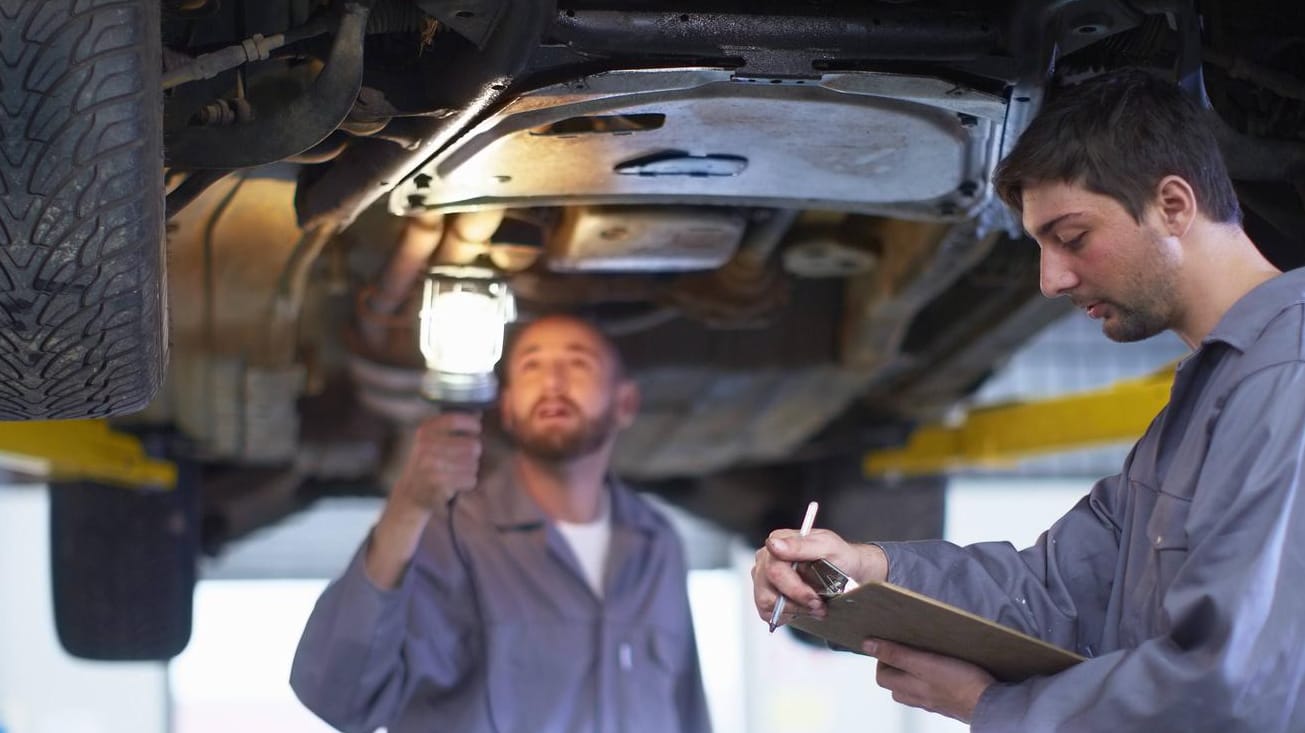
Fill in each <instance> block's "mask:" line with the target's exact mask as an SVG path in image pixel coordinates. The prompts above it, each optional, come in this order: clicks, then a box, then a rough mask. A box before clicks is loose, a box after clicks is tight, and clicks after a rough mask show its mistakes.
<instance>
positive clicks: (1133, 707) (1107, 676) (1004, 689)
mask: <svg viewBox="0 0 1305 733" xmlns="http://www.w3.org/2000/svg"><path fill="white" fill-rule="evenodd" d="M1209 114H1210V113H1208V112H1206V111H1204V110H1202V109H1201V108H1200V107H1199V106H1198V105H1197V104H1195V103H1194V102H1192V101H1191V100H1190V99H1189V98H1188V97H1187V96H1185V95H1184V94H1183V93H1181V92H1180V90H1179V88H1178V87H1177V86H1175V85H1173V84H1172V83H1166V82H1164V81H1161V80H1159V79H1156V78H1154V77H1151V76H1149V75H1148V74H1146V73H1144V72H1142V71H1137V70H1124V71H1119V72H1112V73H1107V74H1104V75H1100V76H1098V77H1095V78H1093V79H1091V80H1088V81H1086V82H1083V83H1082V84H1080V85H1079V86H1077V87H1075V88H1071V89H1068V90H1065V91H1062V92H1061V93H1060V94H1059V95H1058V96H1056V97H1053V98H1052V99H1051V100H1050V101H1049V103H1048V104H1047V106H1046V108H1045V109H1044V110H1043V111H1042V112H1041V114H1040V115H1039V116H1038V117H1037V118H1036V119H1035V120H1034V121H1033V123H1032V125H1031V126H1030V127H1029V129H1028V130H1027V131H1026V132H1025V133H1024V135H1023V136H1022V137H1021V138H1020V140H1019V142H1018V144H1017V145H1016V146H1015V148H1014V150H1013V151H1012V152H1011V153H1010V155H1009V156H1008V157H1007V158H1006V159H1005V160H1004V161H1002V163H1001V165H1000V166H999V167H998V169H997V172H996V175H995V184H996V188H997V191H998V192H999V194H1000V195H1001V196H1002V198H1003V199H1004V200H1005V201H1006V203H1007V204H1008V205H1010V206H1011V207H1012V208H1013V209H1014V210H1016V211H1018V212H1020V213H1021V214H1022V217H1023V223H1024V227H1025V229H1027V230H1028V232H1029V233H1030V234H1031V235H1032V236H1033V238H1034V239H1036V240H1037V243H1038V245H1039V246H1040V247H1041V250H1042V269H1041V285H1042V291H1043V293H1044V294H1046V295H1047V296H1049V297H1055V296H1061V295H1063V296H1068V297H1069V298H1070V299H1071V300H1073V302H1074V304H1075V305H1077V306H1079V307H1081V308H1083V309H1084V310H1086V312H1087V314H1088V316H1089V317H1091V318H1094V319H1098V320H1100V321H1101V322H1102V330H1103V332H1104V333H1105V334H1106V336H1108V337H1109V338H1111V339H1113V340H1115V341H1136V340H1140V339H1145V338H1149V337H1151V336H1154V335H1156V334H1158V333H1160V332H1162V331H1164V330H1166V329H1171V330H1173V331H1174V332H1175V333H1177V334H1178V336H1179V337H1181V338H1182V339H1183V341H1185V342H1186V343H1187V345H1188V346H1189V347H1190V348H1192V349H1193V353H1192V354H1191V355H1190V356H1188V357H1187V358H1186V359H1184V361H1183V362H1182V363H1181V365H1180V366H1179V367H1178V371H1177V374H1176V376H1175V379H1174V385H1173V388H1172V392H1171V394H1170V401H1169V405H1168V406H1167V407H1166V408H1165V409H1164V410H1163V411H1162V412H1161V413H1160V415H1159V416H1158V417H1156V419H1155V420H1154V421H1153V422H1152V424H1151V426H1150V428H1149V429H1148V430H1147V431H1146V433H1145V435H1143V436H1142V438H1141V440H1140V441H1138V443H1137V445H1136V446H1135V447H1134V448H1133V451H1132V453H1131V454H1130V455H1129V457H1128V459H1127V460H1126V461H1125V463H1124V466H1123V470H1122V471H1121V472H1120V473H1119V474H1118V475H1115V476H1110V477H1108V478H1105V479H1102V480H1101V481H1099V482H1098V483H1097V484H1096V485H1095V486H1094V487H1093V488H1092V490H1091V493H1089V494H1088V496H1086V497H1085V498H1084V499H1083V500H1082V501H1080V502H1079V503H1078V504H1077V505H1076V506H1075V507H1074V508H1073V509H1071V510H1070V511H1069V513H1068V514H1066V515H1065V516H1064V517H1062V518H1061V519H1060V520H1059V521H1058V522H1056V523H1055V524H1054V525H1053V526H1052V527H1051V528H1050V529H1049V530H1047V532H1045V533H1044V534H1043V535H1042V537H1041V538H1040V539H1039V540H1038V542H1037V543H1036V544H1035V545H1034V546H1033V547H1030V548H1028V549H1025V550H1023V551H1018V552H1017V551H1016V550H1015V549H1014V548H1013V547H1012V546H1011V545H1010V544H1008V543H1001V542H989V543H982V544H977V545H971V546H968V547H958V546H956V545H953V544H949V543H945V542H941V541H929V542H910V543H879V544H862V545H857V544H849V543H847V542H846V541H844V540H843V539H842V538H840V537H839V536H837V535H835V534H834V533H832V532H828V531H822V530H816V531H813V532H812V533H811V534H810V535H809V536H807V537H805V538H800V537H798V533H797V532H796V531H795V530H778V531H776V532H774V533H772V534H771V535H770V537H769V538H768V539H767V541H766V545H765V547H764V548H762V549H761V550H759V551H758V552H757V559H756V565H755V566H754V568H753V580H754V596H755V601H756V606H757V611H758V613H759V614H760V615H761V617H762V618H763V619H768V618H769V616H770V613H771V610H772V608H773V607H774V606H775V603H776V599H777V598H778V597H779V595H781V594H782V595H784V596H785V597H787V598H788V599H790V603H789V604H788V605H787V608H788V609H790V612H789V613H788V614H786V620H791V619H792V612H793V611H796V612H802V613H811V614H816V615H821V614H822V613H823V605H822V603H821V601H820V599H819V598H818V597H817V595H816V594H815V592H814V591H813V590H812V589H810V588H809V587H807V586H806V585H805V584H804V583H802V581H801V580H800V579H799V578H798V576H797V574H796V573H795V572H794V571H793V570H792V569H791V567H790V563H792V562H795V561H804V560H814V559H817V558H826V559H828V560H829V561H830V562H832V563H833V564H834V565H837V566H838V567H840V568H842V569H843V570H844V571H846V572H847V573H848V574H849V575H850V576H852V577H853V578H854V579H856V580H858V581H861V582H869V581H883V580H887V581H888V582H891V583H895V584H897V585H901V586H905V587H907V588H910V589H912V590H915V591H918V592H920V593H923V594H926V595H929V596H932V597H934V598H937V599H940V600H942V601H945V602H947V603H951V604H953V605H956V606H960V607H962V608H965V609H967V610H970V611H972V612H974V613H977V614H980V615H982V616H984V617H986V618H989V619H993V620H996V621H999V622H1001V623H1004V624H1006V625H1009V626H1014V627H1016V628H1017V629H1019V630H1020V631H1023V632H1025V633H1027V634H1031V635H1033V636H1037V637H1039V638H1042V639H1044V640H1046V641H1048V642H1050V643H1053V644H1056V645H1059V646H1061V647H1065V648H1068V649H1071V650H1074V651H1076V652H1078V653H1079V654H1081V655H1083V656H1085V657H1088V659H1087V661H1085V662H1082V663H1080V664H1078V665H1075V666H1073V667H1071V668H1069V669H1067V670H1065V671H1063V672H1061V673H1059V674H1056V675H1054V676H1050V677H1035V678H1033V679H1030V680H1028V681H1025V682H1021V683H1018V684H1004V683H998V682H996V681H994V679H993V678H992V677H991V676H990V675H989V674H988V673H987V672H985V671H984V670H982V669H980V668H978V667H976V666H973V665H971V664H968V663H966V662H962V661H959V660H956V659H950V658H947V657H942V656H938V655H935V654H930V653H925V652H923V651H920V650H917V649H912V648H909V647H905V646H902V645H900V644H893V643H889V642H886V641H882V640H866V642H865V644H864V646H863V648H862V651H863V652H865V653H866V654H869V655H871V656H874V657H877V658H878V660H879V663H878V671H877V675H876V678H877V681H878V683H879V684H880V685H881V686H883V687H885V688H887V689H889V690H891V691H892V692H893V698H894V699H895V700H897V701H899V702H902V703H905V704H907V705H912V706H915V707H920V708H924V709H926V710H931V711H934V712H938V713H942V714H944V715H948V716H951V717H953V718H957V719H959V720H962V721H967V722H969V723H970V724H971V729H972V730H974V731H1003V732H1007V731H1031V732H1034V731H1036V732H1037V733H1044V732H1046V731H1112V732H1113V733H1126V732H1129V731H1139V732H1140V731H1145V732H1147V733H1153V732H1155V731H1185V732H1193V731H1218V733H1235V732H1237V731H1247V732H1250V731H1254V732H1255V733H1273V732H1281V733H1286V732H1288V731H1295V732H1300V731H1305V583H1303V582H1302V579H1303V578H1305V494H1303V493H1302V482H1303V481H1305V270H1294V271H1291V272H1288V273H1285V274H1283V273H1280V272H1279V271H1278V270H1277V269H1275V268H1274V267H1273V266H1272V265H1271V264H1270V263H1269V262H1268V261H1266V260H1265V258H1264V257H1263V256H1262V255H1261V254H1260V252H1259V250H1258V249H1257V248H1256V246H1255V244H1254V243H1252V242H1251V240H1250V239H1249V238H1248V237H1247V235H1246V233H1245V232H1244V231H1243V230H1242V227H1241V212H1240V208H1239V206H1238V202H1237V199H1236V197H1235V195H1234V191H1233V187H1232V183H1231V181H1230V180H1229V177H1228V174H1227V172H1226V169H1225V167H1224V163H1223V160H1222V158H1221V157H1220V153H1219V149H1218V147H1217V146H1216V143H1215V137H1214V133H1213V131H1212V127H1211V125H1212V121H1211V119H1210V117H1209Z"/></svg>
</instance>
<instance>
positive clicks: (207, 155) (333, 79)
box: [165, 0, 371, 168]
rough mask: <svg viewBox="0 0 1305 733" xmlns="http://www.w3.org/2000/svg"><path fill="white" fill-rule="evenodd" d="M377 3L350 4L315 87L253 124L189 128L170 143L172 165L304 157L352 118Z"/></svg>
mask: <svg viewBox="0 0 1305 733" xmlns="http://www.w3.org/2000/svg"><path fill="white" fill-rule="evenodd" d="M370 6H371V0H349V2H346V3H345V4H344V9H343V13H342V14H341V16H340V23H339V26H338V27H337V28H336V31H335V40H334V42H333V43H332V45H331V53H330V56H329V58H328V59H327V61H326V65H325V67H323V69H322V72H321V73H320V74H318V76H317V79H316V80H314V81H313V85H312V87H311V88H310V89H309V90H308V91H307V92H306V93H304V94H303V95H301V96H298V97H295V98H293V99H291V100H289V101H288V102H287V103H286V104H285V105H284V106H282V107H279V108H277V109H274V110H271V111H268V112H264V113H263V114H260V115H259V116H258V118H257V119H256V120H254V121H252V122H250V123H248V124H243V125H237V126H234V127H230V128H222V129H209V128H205V127H185V128H182V129H181V130H178V131H177V132H176V133H174V134H173V135H171V136H169V139H168V140H167V141H166V145H165V148H166V154H167V159H168V164H169V165H172V166H176V167H180V168H245V167H250V166H256V165H262V164H265V163H271V162H274V161H278V160H281V159H283V158H286V157H287V156H291V155H295V154H297V153H302V152H303V151H305V150H307V149H309V148H311V147H313V146H314V145H316V144H317V143H319V142H321V141H322V140H323V139H325V138H326V136H327V135H330V134H331V132H333V131H334V130H335V129H336V128H337V127H339V125H340V122H341V121H342V120H343V119H344V118H345V116H346V115H348V114H349V110H350V108H351V107H352V106H353V103H354V99H355V98H357V96H358V89H359V88H360V87H361V86H362V75H363V37H364V35H365V33H366V29H367V15H368V13H369V11H370Z"/></svg>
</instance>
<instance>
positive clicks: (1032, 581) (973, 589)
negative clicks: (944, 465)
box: [876, 475, 1122, 655]
mask: <svg viewBox="0 0 1305 733" xmlns="http://www.w3.org/2000/svg"><path fill="white" fill-rule="evenodd" d="M1121 485H1122V481H1121V479H1120V477H1119V476H1118V475H1116V476H1110V477H1107V478H1104V479H1102V480H1100V481H1098V482H1097V484H1096V485H1095V486H1094V487H1093V488H1092V491H1091V493H1089V494H1088V496H1086V497H1084V498H1083V499H1082V500H1080V501H1079V502H1078V504H1077V505H1075V506H1074V508H1073V509H1071V510H1070V511H1069V512H1068V513H1066V514H1065V515H1064V516H1063V517H1061V518H1060V519H1059V520H1058V521H1057V522H1056V523H1055V524H1054V525H1052V527H1051V529H1049V530H1047V531H1046V532H1044V533H1042V536H1041V537H1039V538H1038V541H1037V542H1036V543H1035V544H1034V545H1033V546H1032V547H1030V548H1028V549H1025V550H1023V551H1017V550H1016V549H1015V548H1014V547H1013V546H1012V545H1011V544H1010V543H1008V542H981V543H978V544H974V545H969V546H966V547H960V546H957V545H954V544H952V543H950V542H941V541H924V542H881V543H876V544H878V545H879V546H880V547H882V548H883V549H884V552H885V553H886V554H887V556H888V581H889V582H890V583H894V584H896V585H901V586H903V587H906V588H910V589H912V590H915V591H918V592H920V593H923V594H925V595H927V596H930V597H932V598H937V599H939V600H941V601H944V602H946V603H950V604H952V605H954V606H959V607H961V608H964V609H966V610H969V611H972V612H974V613H976V614H979V615H980V616H983V617H985V618H990V619H993V620H995V621H997V622H998V623H1000V624H1002V625H1005V626H1010V627H1012V628H1016V629H1019V630H1020V631H1023V632H1024V633H1026V634H1030V635H1032V636H1036V637H1038V638H1041V639H1045V640H1046V641H1048V642H1050V643H1052V644H1055V645H1057V646H1061V647H1064V648H1067V649H1075V650H1078V651H1079V653H1081V654H1084V655H1091V654H1092V646H1093V645H1095V644H1097V643H1098V640H1099V639H1100V638H1101V627H1102V623H1103V621H1104V617H1105V608H1106V603H1107V601H1108V600H1109V598H1110V586H1111V577H1112V576H1113V574H1114V571H1115V566H1116V564H1117V562H1118V558H1119V522H1118V520H1117V519H1116V517H1117V516H1118V513H1119V512H1121V511H1122V509H1121V508H1120V507H1121V501H1120V492H1121V491H1122V489H1121Z"/></svg>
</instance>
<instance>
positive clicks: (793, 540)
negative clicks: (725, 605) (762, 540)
mask: <svg viewBox="0 0 1305 733" xmlns="http://www.w3.org/2000/svg"><path fill="white" fill-rule="evenodd" d="M822 557H823V558H824V559H826V560H828V561H829V562H831V563H833V564H834V565H836V566H837V567H838V569H839V570H842V571H843V572H845V573H847V574H848V576H849V577H851V578H852V579H853V580H855V581H856V582H858V583H868V582H871V581H882V580H884V579H885V578H887V577H888V560H887V558H886V557H885V556H884V551H883V550H881V549H879V548H878V547H876V546H875V545H859V544H858V545H853V544H849V543H848V542H847V541H846V540H844V539H843V538H842V537H839V536H838V535H837V534H834V533H833V532H830V531H829V530H827V529H813V530H811V533H810V534H808V535H807V536H806V537H802V536H800V535H799V533H798V531H797V530H796V529H777V530H775V531H774V532H771V533H770V537H768V538H766V546H765V547H763V548H761V549H760V550H757V560H756V564H754V565H753V566H752V600H753V602H754V603H755V604H756V606H757V614H758V615H759V616H761V618H762V620H764V621H770V614H771V611H773V610H774V608H775V602H776V601H777V600H779V597H780V596H781V595H783V596H785V597H786V598H788V603H787V604H785V606H784V614H783V616H781V617H780V621H781V622H782V623H788V622H789V621H792V620H793V618H794V617H795V616H797V615H798V614H799V613H803V614H807V615H815V616H823V615H824V612H825V603H824V601H822V600H821V599H820V596H818V595H816V592H815V591H814V590H812V589H811V586H809V585H807V584H806V583H805V582H803V580H802V578H800V577H798V574H797V571H795V570H793V563H794V562H798V561H802V560H818V559H820V558H822Z"/></svg>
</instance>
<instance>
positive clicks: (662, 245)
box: [548, 206, 747, 272]
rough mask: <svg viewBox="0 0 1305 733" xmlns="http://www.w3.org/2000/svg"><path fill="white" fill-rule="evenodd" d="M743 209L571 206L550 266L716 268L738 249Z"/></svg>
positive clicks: (577, 269)
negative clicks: (739, 210)
mask: <svg viewBox="0 0 1305 733" xmlns="http://www.w3.org/2000/svg"><path fill="white" fill-rule="evenodd" d="M746 224H747V223H746V222H745V221H744V218H743V216H742V215H741V214H738V213H734V212H731V211H728V210H722V209H708V208H703V207H689V206H683V207H674V208H672V209H671V210H669V211H667V210H653V209H651V208H649V207H642V206H578V207H574V208H571V209H568V210H567V212H566V215H565V216H564V217H563V219H562V225H561V226H560V227H559V229H558V231H557V233H556V234H555V235H554V236H553V237H552V238H551V239H550V240H549V259H548V264H549V268H551V269H553V270H556V271H559V272H582V271H623V272H630V271H649V272H671V271H677V272H678V271H685V270H710V269H714V268H716V267H720V266H721V265H722V264H724V263H725V261H726V260H728V259H729V257H730V255H732V254H734V249H735V248H736V247H737V246H738V244H739V241H740V240H741V239H742V238H743V230H744V228H745V226H746Z"/></svg>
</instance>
